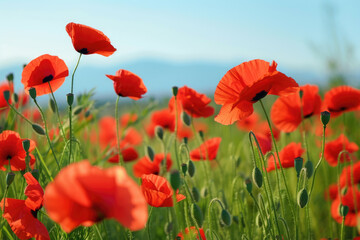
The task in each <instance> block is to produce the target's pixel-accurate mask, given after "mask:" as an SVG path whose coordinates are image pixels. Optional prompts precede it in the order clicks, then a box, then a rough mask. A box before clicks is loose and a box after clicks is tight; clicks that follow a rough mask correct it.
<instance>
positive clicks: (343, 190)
mask: <svg viewBox="0 0 360 240" xmlns="http://www.w3.org/2000/svg"><path fill="white" fill-rule="evenodd" d="M347 191H348V188H347V187H343V188H342V189H341V190H340V194H341V195H342V196H345V194H346V193H347Z"/></svg>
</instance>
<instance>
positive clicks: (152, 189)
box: [141, 174, 185, 207]
mask: <svg viewBox="0 0 360 240" xmlns="http://www.w3.org/2000/svg"><path fill="white" fill-rule="evenodd" d="M141 180H142V183H141V190H142V192H143V194H144V196H145V199H146V201H147V203H148V204H149V205H150V206H153V207H172V206H173V205H174V203H173V199H172V196H173V194H174V191H173V189H172V188H171V186H170V183H169V182H168V181H167V180H166V178H164V177H161V176H158V175H154V174H149V175H147V174H144V175H142V176H141ZM184 199H185V196H184V195H182V194H178V192H176V201H177V202H180V201H182V200H184Z"/></svg>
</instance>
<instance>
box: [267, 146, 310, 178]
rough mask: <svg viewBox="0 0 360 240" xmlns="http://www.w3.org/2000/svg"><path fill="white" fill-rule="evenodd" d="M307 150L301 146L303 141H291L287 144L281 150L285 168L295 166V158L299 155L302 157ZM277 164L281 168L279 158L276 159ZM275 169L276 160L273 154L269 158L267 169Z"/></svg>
mask: <svg viewBox="0 0 360 240" xmlns="http://www.w3.org/2000/svg"><path fill="white" fill-rule="evenodd" d="M304 152H305V150H304V149H303V148H302V147H301V143H294V142H292V143H289V144H288V145H286V146H285V147H284V148H283V149H282V150H281V151H280V152H279V157H280V162H281V165H282V167H283V168H291V167H294V160H295V158H297V157H301V155H302V154H303V153H304ZM276 166H277V168H278V169H280V165H279V160H278V159H276ZM273 170H275V162H274V157H273V156H271V157H270V158H269V160H268V165H267V171H268V172H270V171H273Z"/></svg>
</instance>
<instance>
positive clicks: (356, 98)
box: [324, 86, 360, 117]
mask: <svg viewBox="0 0 360 240" xmlns="http://www.w3.org/2000/svg"><path fill="white" fill-rule="evenodd" d="M324 107H325V109H326V110H327V111H329V112H330V114H331V117H336V116H339V115H340V114H342V113H344V112H349V111H354V110H358V109H359V107H360V90H358V89H356V88H353V87H350V86H339V87H335V88H332V89H331V90H330V91H328V92H327V93H326V94H325V96H324Z"/></svg>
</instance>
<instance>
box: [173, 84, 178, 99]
mask: <svg viewBox="0 0 360 240" xmlns="http://www.w3.org/2000/svg"><path fill="white" fill-rule="evenodd" d="M178 90H179V89H178V87H176V86H174V87H172V92H173V96H174V97H176V96H177V94H178Z"/></svg>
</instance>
